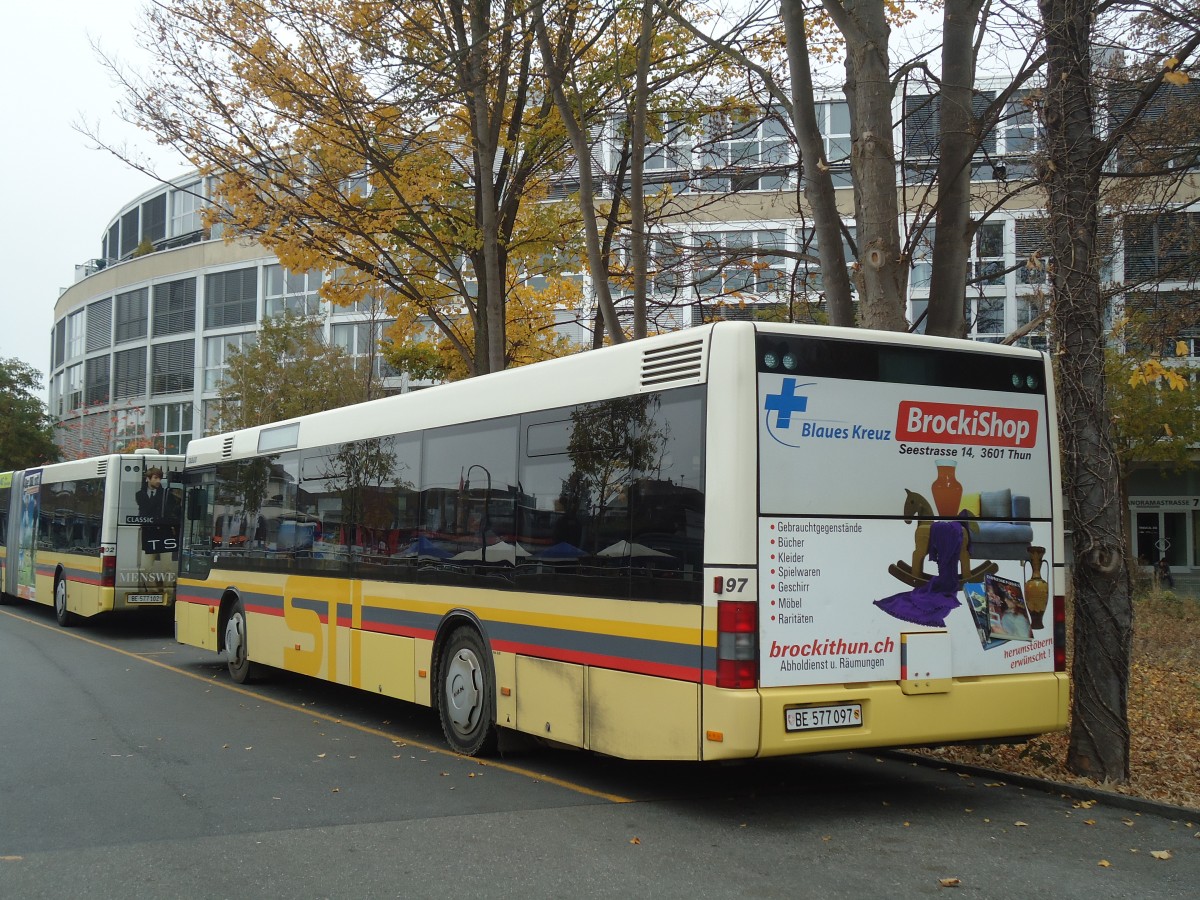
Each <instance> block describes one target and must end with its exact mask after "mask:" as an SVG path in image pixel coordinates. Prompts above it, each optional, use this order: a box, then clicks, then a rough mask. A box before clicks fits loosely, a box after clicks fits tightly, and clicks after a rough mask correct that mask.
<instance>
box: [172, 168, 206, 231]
mask: <svg viewBox="0 0 1200 900" xmlns="http://www.w3.org/2000/svg"><path fill="white" fill-rule="evenodd" d="M203 193H204V189H203V186H202V185H201V184H200V182H199V181H196V182H193V183H192V184H189V185H187V186H186V187H182V188H179V189H178V190H174V191H171V237H179V236H180V235H184V234H191V233H192V232H193V231H199V230H200V229H201V228H203V227H204V223H203V221H202V219H201V215H200V211H201V210H202V209H203V208H204V197H203Z"/></svg>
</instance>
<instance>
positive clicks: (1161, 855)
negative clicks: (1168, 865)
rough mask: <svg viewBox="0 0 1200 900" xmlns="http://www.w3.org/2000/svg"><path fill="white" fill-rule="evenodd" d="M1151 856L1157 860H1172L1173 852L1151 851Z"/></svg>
mask: <svg viewBox="0 0 1200 900" xmlns="http://www.w3.org/2000/svg"><path fill="white" fill-rule="evenodd" d="M1150 855H1151V856H1153V857H1154V858H1155V859H1170V858H1171V851H1170V850H1151V851H1150Z"/></svg>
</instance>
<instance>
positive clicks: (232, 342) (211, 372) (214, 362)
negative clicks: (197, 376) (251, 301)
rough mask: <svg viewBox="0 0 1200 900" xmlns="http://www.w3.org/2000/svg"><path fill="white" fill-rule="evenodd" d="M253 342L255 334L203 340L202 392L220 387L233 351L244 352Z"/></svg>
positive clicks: (223, 336) (242, 333) (221, 336)
mask: <svg viewBox="0 0 1200 900" xmlns="http://www.w3.org/2000/svg"><path fill="white" fill-rule="evenodd" d="M254 341H255V332H253V331H243V332H239V333H238V334H222V335H220V336H218V337H209V338H205V339H204V390H205V391H215V390H219V389H220V387H221V382H222V381H223V380H224V378H225V370H226V369H227V368H228V367H229V356H230V353H231V351H233V350H238V351H241V350H245V349H246V348H247V347H249V346H251V345H252V344H253V343H254Z"/></svg>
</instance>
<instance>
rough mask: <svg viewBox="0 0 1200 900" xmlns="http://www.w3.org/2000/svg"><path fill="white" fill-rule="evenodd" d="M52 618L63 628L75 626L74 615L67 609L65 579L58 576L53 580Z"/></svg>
mask: <svg viewBox="0 0 1200 900" xmlns="http://www.w3.org/2000/svg"><path fill="white" fill-rule="evenodd" d="M54 618H56V619H58V624H59V625H61V626H62V627H63V628H70V627H71V626H72V625H74V624H75V613H73V612H71V611H70V610H69V609H67V578H66V576H65V575H60V576H58V577H57V578H55V579H54Z"/></svg>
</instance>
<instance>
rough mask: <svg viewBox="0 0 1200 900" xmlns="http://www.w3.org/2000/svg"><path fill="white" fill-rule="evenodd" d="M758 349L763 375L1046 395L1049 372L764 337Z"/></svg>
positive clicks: (1033, 362) (929, 352)
mask: <svg viewBox="0 0 1200 900" xmlns="http://www.w3.org/2000/svg"><path fill="white" fill-rule="evenodd" d="M756 349H757V357H758V362H757V366H758V371H759V372H771V373H774V374H783V375H802V376H814V377H826V378H845V379H850V380H853V381H879V382H886V383H889V384H922V385H940V386H942V387H955V388H968V389H970V390H981V391H1005V392H1010V393H1020V394H1034V395H1038V394H1041V395H1044V394H1045V393H1046V385H1045V383H1044V382H1045V368H1044V366H1043V363H1042V360H1041V359H1038V358H1034V357H1020V356H1011V357H1010V356H1003V357H998V356H994V355H987V356H985V355H983V354H981V353H980V352H978V351H973V350H969V349H964V350H944V349H935V348H926V347H913V346H893V345H890V344H870V343H860V342H858V341H848V340H840V339H836V338H816V337H808V336H804V337H801V336H796V335H787V336H784V335H772V334H760V335H759V336H758V340H757V348H756Z"/></svg>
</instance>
